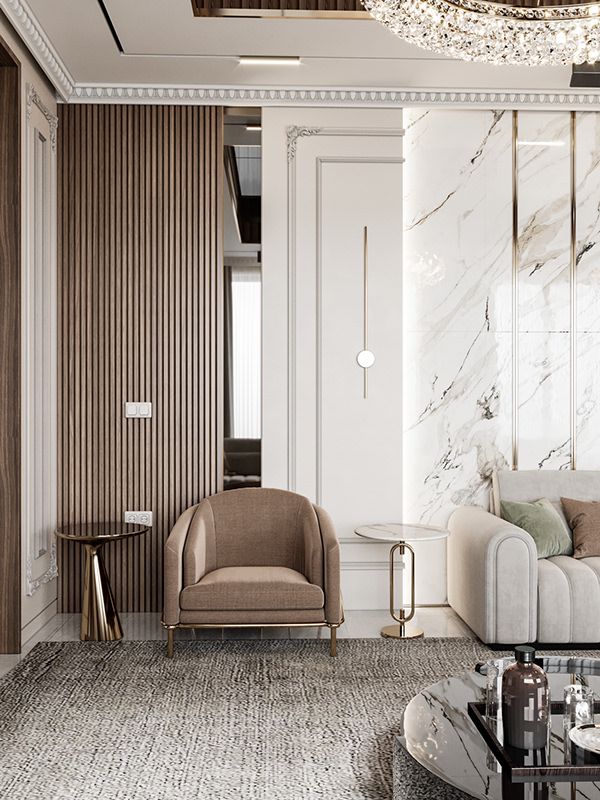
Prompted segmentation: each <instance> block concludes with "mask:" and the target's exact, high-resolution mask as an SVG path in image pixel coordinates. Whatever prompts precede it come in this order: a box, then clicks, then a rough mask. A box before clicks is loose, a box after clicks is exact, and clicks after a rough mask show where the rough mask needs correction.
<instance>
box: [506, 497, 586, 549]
mask: <svg viewBox="0 0 600 800" xmlns="http://www.w3.org/2000/svg"><path fill="white" fill-rule="evenodd" d="M500 508H501V510H502V519H505V520H506V521H507V522H511V523H512V524H513V525H517V526H518V527H519V528H523V530H524V531H527V533H528V534H529V535H530V536H531V537H532V538H533V541H534V542H535V546H536V547H537V551H538V558H549V557H550V556H572V555H573V541H572V539H571V533H570V531H569V529H568V527H567V525H566V523H565V521H564V520H563V518H562V517H561V516H560V514H559V513H558V511H557V510H556V509H555V508H554V506H553V505H552V503H551V502H550V500H547V499H546V498H545V497H542V499H541V500H536V501H535V503H514V502H512V501H510V500H502V501H501V503H500Z"/></svg>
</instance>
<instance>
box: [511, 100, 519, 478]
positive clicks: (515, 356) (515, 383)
mask: <svg viewBox="0 0 600 800" xmlns="http://www.w3.org/2000/svg"><path fill="white" fill-rule="evenodd" d="M518 139H519V115H518V111H513V112H512V316H513V325H512V328H513V330H512V373H513V374H512V389H513V391H512V404H513V412H512V469H514V470H516V469H519V172H518V170H519V161H518V153H517V145H518Z"/></svg>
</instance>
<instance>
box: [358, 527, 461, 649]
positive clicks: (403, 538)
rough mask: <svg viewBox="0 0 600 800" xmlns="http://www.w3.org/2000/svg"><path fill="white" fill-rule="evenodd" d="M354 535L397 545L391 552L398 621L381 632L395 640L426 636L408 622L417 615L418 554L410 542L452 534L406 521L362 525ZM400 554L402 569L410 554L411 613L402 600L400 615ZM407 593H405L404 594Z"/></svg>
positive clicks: (429, 539)
mask: <svg viewBox="0 0 600 800" xmlns="http://www.w3.org/2000/svg"><path fill="white" fill-rule="evenodd" d="M354 533H356V534H357V535H358V536H362V537H363V538H365V539H373V540H374V541H376V542H394V545H393V547H392V548H391V550H390V614H391V615H392V618H393V619H395V620H396V623H397V624H396V625H386V626H385V627H384V628H382V629H381V635H382V636H385V637H386V638H392V639H413V638H415V637H421V636H423V631H422V629H421V628H417V627H415V626H414V625H408V624H407V623H408V622H410V620H411V619H412V618H413V617H414V615H415V551H414V550H413V548H412V547H411V546H410V544H409V542H432V541H435V540H436V539H446V537H447V536H448V535H449V532H448V531H447V530H445V529H444V528H437V527H435V526H434V525H417V524H415V525H411V524H409V523H405V522H388V523H377V524H373V525H361V526H360V527H359V528H355V529H354ZM396 553H398V555H399V556H400V560H401V563H402V566H404V556H405V554H406V553H410V567H411V580H410V610H409V612H408V614H407V613H406V610H405V608H404V602H403V601H404V598H403V597H402V599H401V601H400V608H399V609H398V614H396V607H395V600H394V555H395V554H396ZM402 594H403V593H402Z"/></svg>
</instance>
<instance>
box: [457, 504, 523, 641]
mask: <svg viewBox="0 0 600 800" xmlns="http://www.w3.org/2000/svg"><path fill="white" fill-rule="evenodd" d="M448 528H449V529H450V537H449V538H448V601H449V603H450V605H451V606H452V608H453V609H454V610H455V611H456V612H457V614H459V616H461V617H462V618H463V619H464V621H465V622H466V623H467V625H469V627H470V628H472V629H473V630H474V631H475V633H476V634H477V635H478V636H479V638H480V639H482V641H484V642H487V643H502V644H519V643H523V642H533V641H535V639H536V636H537V581H538V563H537V549H536V546H535V542H534V541H533V538H532V537H531V536H530V535H529V534H528V533H526V531H524V530H522V528H518V527H517V526H516V525H511V523H509V522H506V521H505V520H503V519H501V518H500V517H496V516H494V515H493V514H490V513H488V512H487V511H485V510H484V509H483V508H479V507H476V506H463V507H462V508H458V509H457V510H456V511H455V512H454V513H453V514H452V516H451V518H450V522H449V524H448Z"/></svg>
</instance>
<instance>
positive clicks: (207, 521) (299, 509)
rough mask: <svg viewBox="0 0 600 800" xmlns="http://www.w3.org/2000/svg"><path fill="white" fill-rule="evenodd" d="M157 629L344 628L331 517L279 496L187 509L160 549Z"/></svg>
mask: <svg viewBox="0 0 600 800" xmlns="http://www.w3.org/2000/svg"><path fill="white" fill-rule="evenodd" d="M164 590H165V600H164V612H163V620H162V624H163V625H164V627H165V628H166V629H167V635H168V640H167V655H168V656H169V657H172V656H173V638H174V631H175V629H176V628H206V627H249V626H256V627H264V626H282V627H286V626H297V625H302V626H313V625H314V626H325V625H326V626H327V627H329V629H330V631H331V646H330V654H331V655H332V656H334V655H336V632H337V628H338V627H339V626H340V625H341V624H342V622H343V611H342V604H341V596H340V550H339V544H338V540H337V537H336V534H335V530H334V528H333V523H332V521H331V518H330V517H329V515H328V514H327V513H326V512H325V511H324V510H323V509H322V508H319V507H318V506H313V505H312V503H311V502H310V501H309V500H308V499H307V498H306V497H302V495H298V494H294V493H293V492H285V491H282V490H280V489H232V490H230V491H227V492H221V493H220V494H216V495H213V496H212V497H209V498H207V499H206V500H203V501H202V502H201V503H199V504H198V505H196V506H192V507H191V508H188V509H187V511H184V512H183V514H182V515H181V516H180V517H179V519H178V520H177V522H176V524H175V527H174V528H173V530H172V531H171V534H170V536H169V538H168V540H167V543H166V545H165V586H164Z"/></svg>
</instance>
